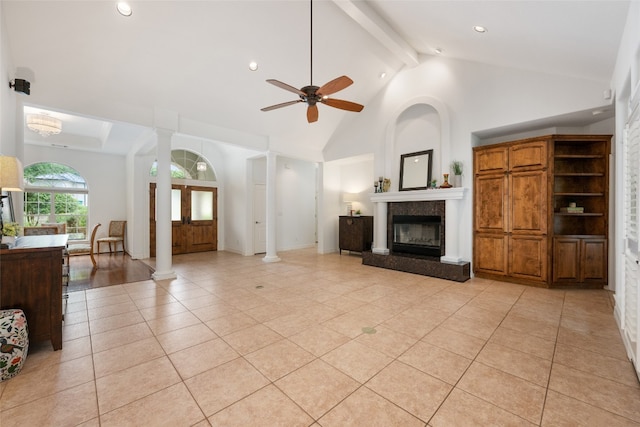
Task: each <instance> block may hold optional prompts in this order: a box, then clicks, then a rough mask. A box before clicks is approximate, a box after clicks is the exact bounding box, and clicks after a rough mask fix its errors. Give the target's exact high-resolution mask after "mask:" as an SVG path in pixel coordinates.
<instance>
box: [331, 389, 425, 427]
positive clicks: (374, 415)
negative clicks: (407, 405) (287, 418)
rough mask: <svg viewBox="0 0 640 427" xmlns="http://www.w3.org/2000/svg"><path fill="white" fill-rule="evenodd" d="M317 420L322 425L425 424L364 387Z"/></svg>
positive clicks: (337, 426) (335, 426) (405, 425)
mask: <svg viewBox="0 0 640 427" xmlns="http://www.w3.org/2000/svg"><path fill="white" fill-rule="evenodd" d="M318 422H319V423H320V425H322V426H323V427H344V426H371V427H374V426H380V427H382V426H403V427H412V426H416V427H417V426H420V427H424V425H425V424H424V422H422V421H420V420H419V419H417V418H416V417H414V416H413V415H411V414H409V413H408V412H406V411H404V410H402V409H401V408H398V407H397V406H396V405H394V404H393V403H391V402H389V401H388V400H386V399H384V398H383V397H381V396H380V395H378V394H376V393H374V392H373V391H371V390H369V389H368V388H366V387H362V388H360V389H358V390H357V391H356V392H355V393H353V394H352V395H350V396H349V397H347V398H346V399H345V400H344V401H342V402H341V403H340V404H339V405H338V406H336V407H335V408H333V409H332V410H331V411H330V412H329V413H328V414H326V415H325V416H323V417H322V418H321V419H320V420H318Z"/></svg>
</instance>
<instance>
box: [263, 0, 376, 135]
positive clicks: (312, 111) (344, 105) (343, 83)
mask: <svg viewBox="0 0 640 427" xmlns="http://www.w3.org/2000/svg"><path fill="white" fill-rule="evenodd" d="M309 10H310V21H311V25H310V29H311V31H310V33H311V36H310V38H309V39H310V58H311V61H310V62H311V65H310V79H309V81H310V83H309V85H308V86H304V87H302V88H300V89H297V88H295V87H293V86H291V85H288V84H286V83H282V82H281V81H279V80H275V79H268V80H267V83H271V84H272V85H274V86H277V87H279V88H281V89H284V90H287V91H289V92H293V93H295V94H296V95H298V96H299V97H300V99H296V100H295V101H288V102H283V103H281V104H275V105H271V106H269V107H264V108H261V111H271V110H275V109H277V108H282V107H286V106H288V105H293V104H297V103H298V102H306V103H307V105H308V107H307V121H308V122H309V123H313V122H315V121H317V120H318V105H317V104H318V103H322V104H326V105H328V106H330V107H334V108H339V109H341V110H347V111H355V112H360V111H362V109H363V108H364V105H360V104H356V103H355V102H351V101H344V100H342V99H334V98H329V95H331V94H334V93H336V92H338V91H340V90H342V89H344V88H346V87H348V86H350V85H351V84H353V80H351V79H350V78H349V77H347V76H340V77H337V78H335V79H333V80H331V81H330V82H328V83H325V84H324V85H322V86H314V85H313V0H310V6H309Z"/></svg>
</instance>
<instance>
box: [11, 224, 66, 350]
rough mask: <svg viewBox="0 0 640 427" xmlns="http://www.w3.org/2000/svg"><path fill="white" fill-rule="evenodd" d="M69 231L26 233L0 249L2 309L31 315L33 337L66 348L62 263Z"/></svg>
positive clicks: (28, 321) (30, 324)
mask: <svg viewBox="0 0 640 427" xmlns="http://www.w3.org/2000/svg"><path fill="white" fill-rule="evenodd" d="M67 238H68V236H67V235H66V234H54V235H48V236H24V237H21V238H19V239H18V240H17V242H16V245H15V246H14V247H13V248H12V249H2V250H0V308H2V309H5V308H19V309H22V310H23V311H24V313H25V315H26V316H27V325H28V327H29V340H30V341H32V342H38V341H45V340H51V344H52V345H53V349H54V350H60V349H61V348H62V263H63V251H64V248H65V247H66V245H67Z"/></svg>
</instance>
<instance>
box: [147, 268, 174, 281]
mask: <svg viewBox="0 0 640 427" xmlns="http://www.w3.org/2000/svg"><path fill="white" fill-rule="evenodd" d="M151 278H152V279H153V280H170V279H177V278H178V276H177V275H176V272H175V271H173V270H170V271H156V272H155V273H153V274H152V275H151Z"/></svg>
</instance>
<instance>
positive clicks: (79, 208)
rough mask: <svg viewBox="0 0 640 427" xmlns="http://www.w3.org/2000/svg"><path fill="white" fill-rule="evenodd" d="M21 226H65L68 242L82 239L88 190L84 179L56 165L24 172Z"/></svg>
mask: <svg viewBox="0 0 640 427" xmlns="http://www.w3.org/2000/svg"><path fill="white" fill-rule="evenodd" d="M24 180H25V192H24V225H25V226H31V227H33V226H39V225H42V224H45V223H65V224H66V225H67V234H69V240H86V239H87V238H88V237H87V233H88V230H87V223H88V221H87V218H88V209H89V191H88V189H87V183H86V181H85V180H84V178H83V177H82V176H81V175H80V174H79V173H78V172H77V171H76V170H75V169H72V168H70V167H68V166H65V165H61V164H58V163H36V164H33V165H30V166H27V167H26V168H25V169H24Z"/></svg>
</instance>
